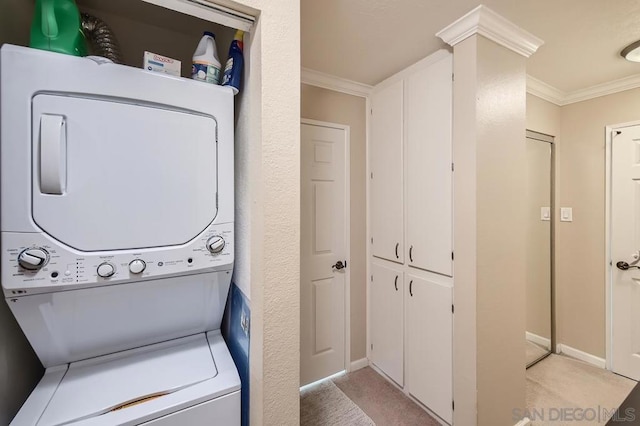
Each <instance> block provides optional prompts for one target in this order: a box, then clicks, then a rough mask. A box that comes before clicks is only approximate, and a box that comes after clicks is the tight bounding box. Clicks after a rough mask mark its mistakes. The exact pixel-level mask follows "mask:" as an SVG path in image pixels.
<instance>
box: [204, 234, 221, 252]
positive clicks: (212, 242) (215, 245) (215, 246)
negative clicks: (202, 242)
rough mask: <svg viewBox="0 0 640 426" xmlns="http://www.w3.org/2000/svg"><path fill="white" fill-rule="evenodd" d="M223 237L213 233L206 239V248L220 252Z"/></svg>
mask: <svg viewBox="0 0 640 426" xmlns="http://www.w3.org/2000/svg"><path fill="white" fill-rule="evenodd" d="M224 244H225V242H224V238H222V237H221V236H219V235H214V236H213V237H211V238H209V239H208V240H207V250H209V251H210V252H211V253H214V254H215V253H220V252H221V251H222V249H223V248H224Z"/></svg>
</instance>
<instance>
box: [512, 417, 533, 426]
mask: <svg viewBox="0 0 640 426" xmlns="http://www.w3.org/2000/svg"><path fill="white" fill-rule="evenodd" d="M530 424H531V420H529V418H528V417H525V418H524V419H522V420H520V421H519V422H518V423H516V424H515V425H514V426H529V425H530Z"/></svg>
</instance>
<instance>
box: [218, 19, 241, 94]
mask: <svg viewBox="0 0 640 426" xmlns="http://www.w3.org/2000/svg"><path fill="white" fill-rule="evenodd" d="M243 35H244V32H243V31H240V30H238V31H236V35H235V37H233V41H232V42H231V46H229V59H227V64H226V65H225V67H224V76H223V78H222V85H223V86H230V87H231V89H232V90H233V94H234V95H237V94H238V92H239V91H240V82H241V80H242V68H243V66H244V57H243V56H242V48H243V43H242V36H243Z"/></svg>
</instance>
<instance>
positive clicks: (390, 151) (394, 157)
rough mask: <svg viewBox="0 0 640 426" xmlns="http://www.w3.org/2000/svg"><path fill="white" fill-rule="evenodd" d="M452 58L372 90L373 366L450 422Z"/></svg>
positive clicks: (428, 61) (435, 59)
mask: <svg viewBox="0 0 640 426" xmlns="http://www.w3.org/2000/svg"><path fill="white" fill-rule="evenodd" d="M452 66H453V64H452V55H451V54H450V53H449V52H446V51H440V52H437V53H435V54H434V55H431V56H429V57H427V58H425V59H424V60H422V61H420V62H418V63H417V64H415V65H412V66H411V67H409V68H407V69H405V70H403V71H401V72H399V73H398V74H396V75H394V76H392V77H390V78H389V79H387V80H385V81H383V82H382V83H380V84H379V85H378V86H376V87H375V88H374V89H373V93H372V102H371V106H372V114H371V127H370V132H371V133H370V135H371V138H370V150H369V155H370V157H369V167H370V170H371V172H372V174H371V177H370V186H369V195H370V199H369V217H370V219H371V222H370V232H371V237H372V239H371V248H372V249H371V255H372V257H371V258H370V259H369V261H370V265H371V266H370V272H371V282H370V285H369V340H370V344H371V345H370V348H369V350H370V351H369V357H370V361H371V363H372V364H373V365H374V366H375V367H376V368H377V369H378V370H380V371H382V372H383V373H384V374H385V375H386V376H388V377H389V378H390V379H391V380H393V381H394V382H396V383H397V384H398V385H399V386H400V387H402V388H403V389H404V391H405V392H406V393H407V394H409V395H411V396H412V397H413V398H415V399H416V400H418V401H419V402H420V403H421V404H423V405H424V406H425V407H427V408H428V409H429V410H430V411H431V412H433V413H435V414H436V415H438V416H439V417H440V418H441V419H442V420H444V421H446V422H448V423H451V422H452V411H453V410H452V398H453V395H452V362H453V361H452V351H453V350H452V339H453V312H452V299H453V247H452V245H453V244H452V241H453V238H452V234H453V232H452V214H453V206H452V186H453V165H452V138H451V136H452V94H453V93H452V89H453V87H452V86H453V84H452V72H453V68H452Z"/></svg>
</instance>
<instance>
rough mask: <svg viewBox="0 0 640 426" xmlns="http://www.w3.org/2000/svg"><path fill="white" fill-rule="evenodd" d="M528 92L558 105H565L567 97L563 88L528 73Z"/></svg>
mask: <svg viewBox="0 0 640 426" xmlns="http://www.w3.org/2000/svg"><path fill="white" fill-rule="evenodd" d="M527 93H529V94H531V95H534V96H537V97H539V98H541V99H544V100H545V101H548V102H551V103H552V104H555V105H558V106H562V105H565V100H566V98H567V94H566V93H565V92H563V91H562V90H560V89H556V88H555V87H553V86H551V85H550V84H547V83H545V82H544V81H542V80H538V79H537V78H535V77H532V76H530V75H527Z"/></svg>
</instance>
